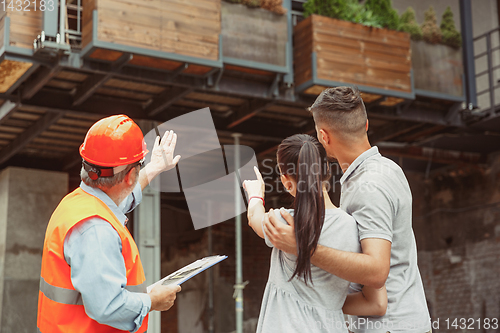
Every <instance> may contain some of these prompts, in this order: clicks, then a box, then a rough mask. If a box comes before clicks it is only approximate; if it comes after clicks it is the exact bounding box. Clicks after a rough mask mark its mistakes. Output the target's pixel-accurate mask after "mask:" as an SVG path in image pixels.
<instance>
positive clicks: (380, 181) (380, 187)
mask: <svg viewBox="0 0 500 333" xmlns="http://www.w3.org/2000/svg"><path fill="white" fill-rule="evenodd" d="M340 184H341V186H342V192H341V198H340V208H342V209H343V210H345V211H346V212H347V213H348V214H350V215H352V217H354V219H355V220H356V222H357V224H358V231H359V239H360V240H362V239H365V238H381V239H386V240H388V241H390V242H391V243H392V247H391V269H390V272H389V276H388V278H387V281H386V288H387V296H388V300H389V302H388V306H387V312H386V314H385V316H383V317H359V318H357V317H354V316H353V317H350V321H351V322H352V323H351V325H350V327H349V329H350V330H351V331H353V332H355V333H359V332H384V333H385V332H387V331H389V332H411V333H422V332H427V331H429V330H430V328H431V325H430V317H429V311H428V309H427V302H426V299H425V294H424V288H423V285H422V279H421V277H420V272H419V270H418V267H417V246H416V243H415V236H414V234H413V229H412V196H411V191H410V187H409V185H408V181H407V180H406V177H405V175H404V173H403V170H401V168H400V167H399V166H398V165H397V164H396V163H394V162H393V161H391V160H389V159H388V158H385V157H383V156H382V155H380V153H379V152H378V148H377V147H372V148H371V149H369V150H367V151H365V152H364V153H363V154H361V155H360V156H358V158H357V159H356V160H355V161H354V162H353V163H352V164H351V165H350V166H349V168H348V169H347V170H346V172H345V173H344V175H343V176H342V178H341V179H340ZM352 287H353V288H354V289H359V285H353V286H352Z"/></svg>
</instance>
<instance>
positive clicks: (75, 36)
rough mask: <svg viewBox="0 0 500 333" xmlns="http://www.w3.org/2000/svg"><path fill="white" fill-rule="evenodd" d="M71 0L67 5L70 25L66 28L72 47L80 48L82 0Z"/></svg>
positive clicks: (67, 17) (67, 37) (67, 38)
mask: <svg viewBox="0 0 500 333" xmlns="http://www.w3.org/2000/svg"><path fill="white" fill-rule="evenodd" d="M74 2H75V0H69V1H68V4H67V5H66V15H67V16H66V19H67V21H68V26H67V28H66V29H65V33H66V40H67V41H68V43H69V44H70V45H71V46H72V47H76V48H80V47H81V41H82V24H81V22H82V3H81V0H76V4H75V3H74Z"/></svg>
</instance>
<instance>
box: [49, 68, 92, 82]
mask: <svg viewBox="0 0 500 333" xmlns="http://www.w3.org/2000/svg"><path fill="white" fill-rule="evenodd" d="M87 77H88V75H86V74H82V73H76V72H72V71H60V72H59V73H57V75H56V76H55V78H56V79H61V80H66V81H74V82H80V83H81V82H83V81H85V80H86V79H87Z"/></svg>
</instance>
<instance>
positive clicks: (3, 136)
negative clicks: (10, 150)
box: [0, 132, 17, 140]
mask: <svg viewBox="0 0 500 333" xmlns="http://www.w3.org/2000/svg"><path fill="white" fill-rule="evenodd" d="M16 136H17V135H15V134H11V133H3V132H0V139H6V140H12V139H15V138H16Z"/></svg>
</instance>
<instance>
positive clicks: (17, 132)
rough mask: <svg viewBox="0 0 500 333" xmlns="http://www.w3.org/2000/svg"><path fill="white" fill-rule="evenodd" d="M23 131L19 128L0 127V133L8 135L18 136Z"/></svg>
mask: <svg viewBox="0 0 500 333" xmlns="http://www.w3.org/2000/svg"><path fill="white" fill-rule="evenodd" d="M23 130H24V129H23V128H20V127H12V126H4V125H1V126H0V132H9V133H16V134H19V133H22V132H23Z"/></svg>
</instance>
